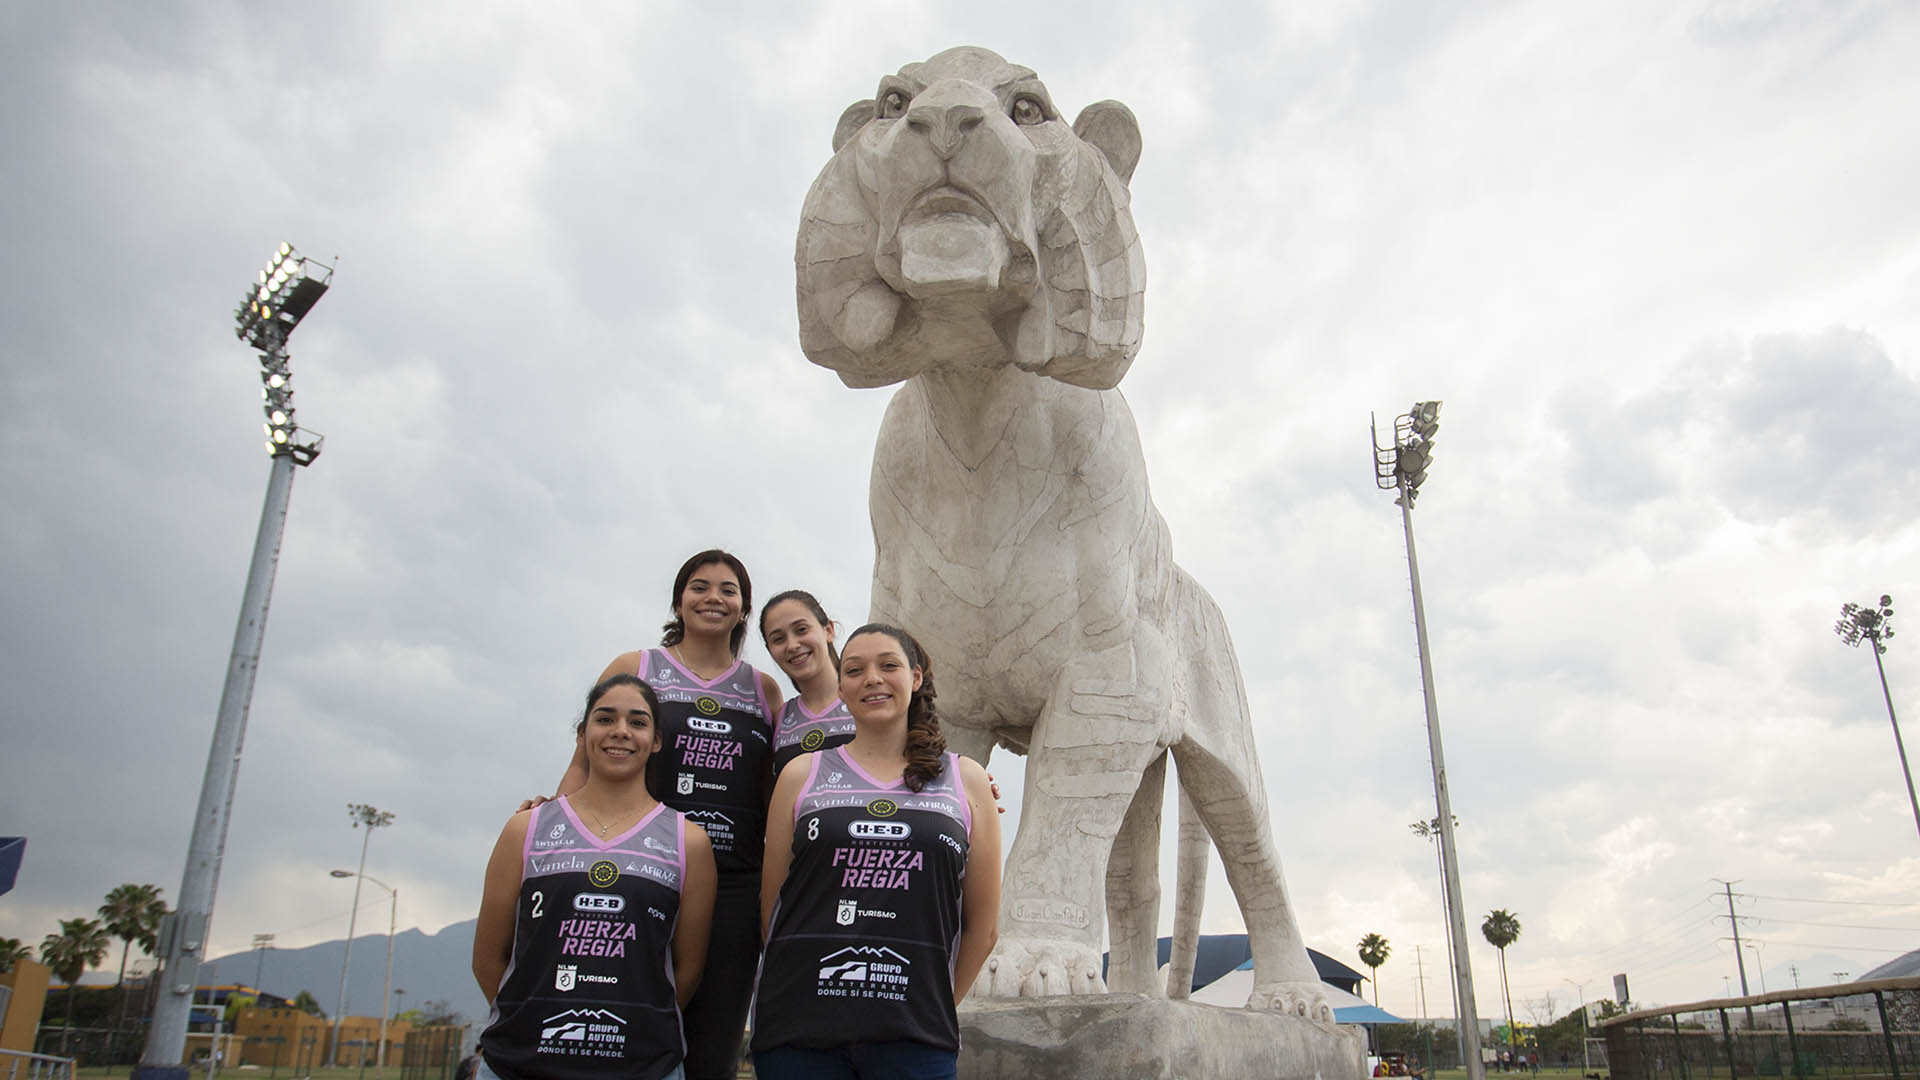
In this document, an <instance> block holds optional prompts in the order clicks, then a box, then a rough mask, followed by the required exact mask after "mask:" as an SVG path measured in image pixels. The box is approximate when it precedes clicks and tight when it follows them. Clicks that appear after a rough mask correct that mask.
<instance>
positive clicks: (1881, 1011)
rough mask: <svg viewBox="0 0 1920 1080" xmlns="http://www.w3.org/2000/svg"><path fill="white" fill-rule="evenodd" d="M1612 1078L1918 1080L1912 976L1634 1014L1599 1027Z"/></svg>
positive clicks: (1917, 985)
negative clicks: (1878, 1079) (1884, 1079)
mask: <svg viewBox="0 0 1920 1080" xmlns="http://www.w3.org/2000/svg"><path fill="white" fill-rule="evenodd" d="M1600 1029H1601V1034H1603V1035H1604V1037H1605V1039H1606V1043H1607V1058H1608V1064H1609V1072H1610V1074H1611V1075H1612V1077H1613V1078H1614V1080H1714V1078H1717V1077H1720V1076H1725V1077H1727V1078H1728V1080H1740V1078H1742V1077H1767V1076H1781V1077H1784V1076H1793V1077H1802V1078H1811V1077H1848V1078H1853V1077H1859V1078H1862V1080H1868V1078H1874V1077H1887V1078H1889V1080H1901V1077H1902V1076H1903V1075H1904V1076H1906V1077H1908V1078H1911V1080H1920V979H1916V978H1908V979H1876V980H1873V981H1871V982H1856V983H1843V984H1841V985H1838V986H1816V987H1808V988H1805V989H1795V990H1784V991H1777V992H1775V993H1770V994H1757V995H1753V996H1750V997H1739V998H1719V999H1715V1000H1711V1001H1698V1002H1690V1003H1687V1004H1684V1005H1671V1006H1661V1007H1658V1008H1651V1009H1640V1010H1637V1011H1634V1012H1630V1013H1627V1014H1625V1015H1622V1016H1616V1017H1611V1018H1609V1019H1607V1020H1604V1021H1602V1022H1601V1024H1600Z"/></svg>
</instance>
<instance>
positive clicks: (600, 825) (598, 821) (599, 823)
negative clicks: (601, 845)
mask: <svg viewBox="0 0 1920 1080" xmlns="http://www.w3.org/2000/svg"><path fill="white" fill-rule="evenodd" d="M575 809H577V810H579V811H581V812H582V813H584V814H586V815H587V816H588V817H591V818H592V819H593V820H594V827H595V828H597V829H599V830H600V839H602V840H605V839H606V838H607V833H608V832H609V831H610V830H611V829H612V828H613V826H611V825H607V824H605V823H604V821H603V819H602V818H601V817H600V815H599V814H596V813H594V812H593V811H591V810H588V809H587V808H586V807H584V806H578V807H575Z"/></svg>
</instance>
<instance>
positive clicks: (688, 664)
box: [667, 645, 726, 680]
mask: <svg viewBox="0 0 1920 1080" xmlns="http://www.w3.org/2000/svg"><path fill="white" fill-rule="evenodd" d="M667 651H668V652H670V653H672V654H673V658H674V659H675V660H678V661H680V666H681V667H683V668H686V669H687V670H688V671H690V672H692V673H693V677H694V678H696V679H702V680H706V679H712V678H716V677H718V675H719V674H720V672H724V671H725V670H726V668H721V669H720V672H715V673H714V674H713V675H708V674H707V673H706V672H704V671H701V670H700V669H699V668H697V667H694V666H693V661H691V660H689V659H687V654H686V653H683V652H681V651H680V646H678V645H669V646H667Z"/></svg>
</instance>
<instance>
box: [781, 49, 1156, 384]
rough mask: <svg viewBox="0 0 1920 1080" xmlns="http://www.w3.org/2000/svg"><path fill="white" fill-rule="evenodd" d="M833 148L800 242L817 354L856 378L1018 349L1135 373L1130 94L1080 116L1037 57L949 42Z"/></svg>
mask: <svg viewBox="0 0 1920 1080" xmlns="http://www.w3.org/2000/svg"><path fill="white" fill-rule="evenodd" d="M833 149H834V155H833V159H832V160H831V161H829V162H828V163H827V166H826V168H825V169H823V170H821V173H820V176H819V178H818V179H816V180H815V181H814V183H813V187H812V189H811V190H809V191H808V193H807V200H806V203H805V205H804V207H803V209H802V211H801V221H800V235H799V240H798V243H797V245H796V248H795V252H794V264H795V272H796V276H797V278H798V290H797V291H798V299H799V306H800V344H801V348H802V349H803V350H805V352H806V354H807V358H808V359H810V360H812V361H813V362H814V363H816V364H819V365H821V366H823V367H828V368H831V369H833V370H834V371H836V372H838V373H839V375H840V378H841V379H842V380H843V381H844V382H845V383H846V384H847V385H849V386H883V385H886V384H887V383H892V382H899V381H901V380H904V379H909V378H912V377H913V376H915V375H918V374H920V373H921V372H923V371H928V370H932V369H936V368H942V367H953V366H975V367H991V366H1002V365H1006V364H1012V365H1015V366H1017V367H1019V368H1021V369H1023V370H1026V371H1031V372H1034V373H1036V374H1040V375H1044V376H1047V377H1050V378H1054V379H1059V380H1061V381H1063V382H1067V383H1071V384H1073V385H1075V386H1083V387H1087V388H1090V389H1097V390H1104V389H1108V388H1110V387H1112V386H1114V385H1116V384H1117V383H1119V381H1120V378H1121V376H1123V375H1125V374H1126V371H1127V367H1128V365H1129V364H1131V363H1132V362H1133V357H1134V354H1135V353H1136V352H1137V351H1138V350H1139V347H1140V333H1141V325H1142V324H1141V306H1142V299H1143V296H1144V292H1145V288H1146V263H1145V260H1144V259H1143V257H1142V255H1141V251H1140V238H1139V235H1138V234H1137V233H1136V232H1135V231H1134V226H1133V216H1132V214H1131V213H1130V212H1129V211H1128V209H1127V204H1128V191H1127V181H1128V180H1129V179H1130V178H1131V177H1132V176H1133V167H1134V165H1135V163H1137V162H1138V161H1139V159H1140V126H1139V123H1138V122H1137V121H1136V120H1135V119H1134V116H1133V113H1132V112H1131V111H1129V110H1128V109H1127V107H1126V106H1125V105H1122V104H1120V103H1119V102H1117V101H1102V102H1098V103H1096V104H1093V105H1089V106H1087V107H1086V109H1084V110H1083V111H1082V112H1081V113H1080V116H1079V117H1078V118H1077V119H1076V120H1075V121H1074V122H1073V124H1072V126H1068V124H1067V123H1066V121H1065V120H1064V119H1063V118H1062V116H1061V114H1060V112H1059V110H1058V109H1056V108H1055V107H1054V104H1053V99H1052V98H1051V97H1050V96H1048V94H1047V88H1046V87H1045V86H1044V85H1042V84H1041V82H1040V80H1039V79H1038V78H1036V77H1035V76H1034V73H1033V72H1032V71H1030V70H1028V69H1027V68H1023V67H1019V66H1017V65H1014V64H1009V63H1007V62H1006V61H1005V60H1003V59H1001V58H1000V57H999V56H998V55H996V54H994V53H992V52H989V51H988V50H986V49H980V48H972V47H963V48H958V49H948V50H947V51H946V52H943V53H941V54H939V55H938V56H935V57H933V58H932V59H931V60H928V61H926V62H925V63H919V64H908V65H907V66H906V67H903V68H901V69H900V71H899V73H898V74H895V75H889V76H887V77H885V78H883V79H881V80H880V87H879V89H878V90H877V91H875V93H874V96H873V98H872V99H871V100H867V101H860V102H855V103H854V104H853V105H851V106H849V107H848V108H847V110H846V112H844V113H843V114H841V117H840V123H839V125H838V127H837V128H836V129H835V131H834V134H833Z"/></svg>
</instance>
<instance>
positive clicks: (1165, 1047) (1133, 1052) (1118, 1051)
mask: <svg viewBox="0 0 1920 1080" xmlns="http://www.w3.org/2000/svg"><path fill="white" fill-rule="evenodd" d="M1366 1071H1367V1067H1366V1036H1365V1035H1364V1034H1363V1033H1362V1032H1361V1030H1360V1029H1359V1028H1357V1027H1351V1026H1347V1027H1342V1026H1339V1025H1336V1024H1323V1023H1315V1022H1314V1021H1312V1020H1307V1019H1303V1018H1301V1017H1297V1016H1281V1015H1277V1014H1274V1013H1261V1012H1253V1011H1250V1010H1248V1009H1226V1008H1221V1007H1220V1006H1218V1005H1200V1004H1196V1003H1194V1002H1191V1001H1169V1000H1167V999H1165V998H1153V997H1147V996H1146V995H1144V994H1102V995H1098V996H1093V997H1078V998H1075V997H1061V998H1044V999H1030V1000H1023V1001H1008V1000H990V1001H987V1002H984V1003H982V1002H975V1001H972V1000H969V1001H968V1002H966V1003H964V1004H962V1005H961V1006H960V1080H1015V1078H1018V1080H1156V1078H1160V1080H1361V1078H1362V1077H1364V1076H1365V1075H1366Z"/></svg>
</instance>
